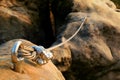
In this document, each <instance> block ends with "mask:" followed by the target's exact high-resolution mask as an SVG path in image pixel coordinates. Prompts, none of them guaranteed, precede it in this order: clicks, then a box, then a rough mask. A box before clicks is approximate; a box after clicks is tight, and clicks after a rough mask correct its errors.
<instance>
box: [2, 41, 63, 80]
mask: <svg viewBox="0 0 120 80" xmlns="http://www.w3.org/2000/svg"><path fill="white" fill-rule="evenodd" d="M18 40H20V39H17V40H11V41H9V42H7V43H5V44H3V45H1V46H0V72H1V73H0V79H1V80H65V79H64V77H63V76H62V74H61V72H60V71H59V70H58V69H57V68H56V67H55V66H54V65H53V63H52V62H51V61H49V62H48V63H47V64H45V65H37V64H35V63H31V62H28V61H27V62H23V63H21V68H22V70H23V73H18V72H15V71H14V70H12V69H13V63H12V62H11V48H12V46H13V44H14V42H15V41H18ZM22 41H23V43H24V44H25V45H27V46H28V45H29V46H32V45H34V44H33V43H31V42H29V41H26V40H22Z"/></svg>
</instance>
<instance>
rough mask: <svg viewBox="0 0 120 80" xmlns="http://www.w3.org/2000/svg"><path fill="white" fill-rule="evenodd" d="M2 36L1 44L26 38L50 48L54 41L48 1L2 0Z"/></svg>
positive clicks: (0, 15) (0, 16)
mask: <svg viewBox="0 0 120 80" xmlns="http://www.w3.org/2000/svg"><path fill="white" fill-rule="evenodd" d="M0 34H1V37H0V44H1V43H3V42H6V41H8V40H11V39H17V38H24V39H27V40H30V41H32V42H33V43H36V44H41V45H44V46H45V45H48V46H50V45H51V43H52V42H53V41H54V39H53V33H52V28H51V23H50V17H49V3H48V0H42V1H38V0H0ZM48 39H49V41H48ZM46 47H47V46H46Z"/></svg>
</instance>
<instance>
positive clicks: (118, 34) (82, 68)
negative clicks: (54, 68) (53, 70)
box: [56, 0, 120, 80]
mask: <svg viewBox="0 0 120 80" xmlns="http://www.w3.org/2000/svg"><path fill="white" fill-rule="evenodd" d="M58 3H59V2H58ZM63 3H64V2H63ZM71 3H73V6H72V7H71V9H72V11H71V13H70V14H69V15H68V16H67V17H66V22H65V23H62V24H64V25H63V26H60V25H61V24H60V25H59V24H58V26H59V27H57V28H58V33H59V32H61V34H59V35H58V41H57V42H58V43H59V42H60V39H61V41H62V38H63V37H64V38H65V39H66V40H67V39H68V38H69V37H70V36H72V35H73V34H74V32H75V31H76V30H77V29H78V27H79V26H80V24H81V23H82V20H83V17H85V16H87V21H86V22H85V24H84V25H83V27H82V29H81V31H79V33H78V34H77V35H76V36H75V37H74V38H73V39H72V40H71V41H70V42H69V43H68V44H66V45H68V46H69V47H70V50H71V58H72V63H71V66H70V68H69V69H68V70H67V71H66V72H64V74H65V76H66V79H67V80H104V79H107V80H111V79H114V80H117V79H120V78H119V67H120V66H119V59H120V46H119V45H120V44H119V43H120V26H119V25H120V22H119V21H120V13H119V12H116V6H115V5H114V3H113V2H111V1H110V0H84V1H83V0H72V2H70V1H68V4H71ZM56 9H57V8H56ZM62 9H64V8H62ZM65 9H66V10H67V8H65ZM58 13H59V12H58ZM63 14H64V13H63ZM58 15H59V14H58ZM58 22H59V20H58ZM60 36H61V38H60ZM114 70H117V72H116V71H114ZM112 74H113V75H112ZM116 77H117V78H116Z"/></svg>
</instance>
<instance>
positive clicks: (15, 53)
mask: <svg viewBox="0 0 120 80" xmlns="http://www.w3.org/2000/svg"><path fill="white" fill-rule="evenodd" d="M21 44H22V41H17V42H15V44H14V45H13V48H12V53H11V58H12V62H13V63H16V62H19V61H22V60H24V58H23V57H18V50H19V47H20V45H21Z"/></svg>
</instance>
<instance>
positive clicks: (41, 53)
mask: <svg viewBox="0 0 120 80" xmlns="http://www.w3.org/2000/svg"><path fill="white" fill-rule="evenodd" d="M33 48H34V49H35V51H36V52H37V55H36V57H37V59H36V60H35V61H36V62H37V63H38V64H45V63H47V62H48V60H50V59H51V58H52V57H53V54H52V53H51V52H50V51H47V50H46V49H45V48H44V47H43V46H33Z"/></svg>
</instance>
